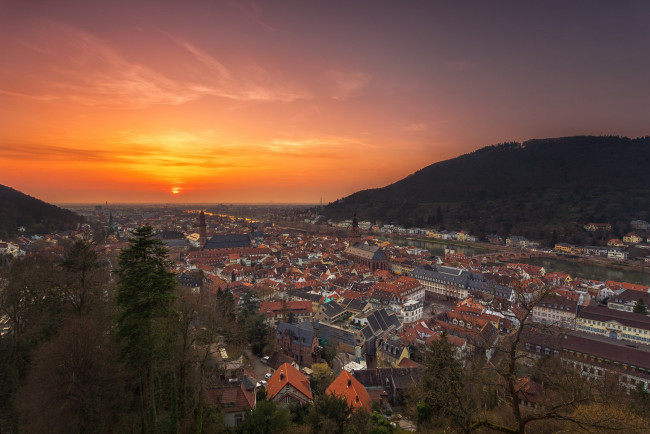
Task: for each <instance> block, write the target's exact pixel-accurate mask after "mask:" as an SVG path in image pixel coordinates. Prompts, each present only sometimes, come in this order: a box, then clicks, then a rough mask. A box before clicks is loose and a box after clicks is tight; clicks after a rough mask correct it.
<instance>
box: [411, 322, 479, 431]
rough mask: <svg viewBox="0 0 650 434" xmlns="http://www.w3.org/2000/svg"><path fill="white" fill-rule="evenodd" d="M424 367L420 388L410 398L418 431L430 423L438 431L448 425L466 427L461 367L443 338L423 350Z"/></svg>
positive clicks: (447, 342)
mask: <svg viewBox="0 0 650 434" xmlns="http://www.w3.org/2000/svg"><path fill="white" fill-rule="evenodd" d="M424 366H425V372H424V377H423V379H422V387H421V388H417V389H416V390H414V391H413V392H414V397H411V399H413V398H415V400H416V401H417V404H416V412H415V418H416V422H417V424H418V427H420V428H421V427H423V426H426V425H428V424H430V423H431V422H435V423H436V425H438V426H442V427H444V426H447V425H448V424H452V425H455V426H459V427H464V426H467V425H468V424H469V418H470V416H471V414H470V412H469V410H468V408H467V407H468V401H469V396H468V394H467V393H466V390H465V377H464V372H463V366H462V365H461V363H460V362H459V361H458V360H457V359H456V357H455V350H454V348H453V347H452V345H451V344H450V343H449V341H448V340H447V337H446V336H445V335H444V334H443V335H442V336H441V337H440V339H438V340H435V341H433V342H432V343H431V344H430V345H429V347H428V348H427V351H426V353H425V361H424Z"/></svg>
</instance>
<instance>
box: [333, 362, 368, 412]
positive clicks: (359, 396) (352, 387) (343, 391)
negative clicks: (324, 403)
mask: <svg viewBox="0 0 650 434" xmlns="http://www.w3.org/2000/svg"><path fill="white" fill-rule="evenodd" d="M325 393H328V394H330V395H336V396H341V397H343V398H345V400H346V401H347V402H348V405H349V406H350V407H353V408H357V407H363V408H365V409H366V410H367V411H368V412H370V411H371V407H372V401H371V399H370V395H368V391H367V390H366V388H365V387H363V385H362V384H361V383H359V380H357V379H356V378H354V377H353V376H352V375H350V373H349V372H348V371H345V370H344V371H343V372H341V374H340V375H339V376H338V377H336V379H335V380H334V381H333V382H332V384H330V386H329V387H328V388H327V390H326V391H325Z"/></svg>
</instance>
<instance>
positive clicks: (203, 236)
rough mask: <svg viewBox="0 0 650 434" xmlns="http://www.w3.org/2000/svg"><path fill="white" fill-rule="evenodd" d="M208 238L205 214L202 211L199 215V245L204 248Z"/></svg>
mask: <svg viewBox="0 0 650 434" xmlns="http://www.w3.org/2000/svg"><path fill="white" fill-rule="evenodd" d="M206 238H207V231H206V226H205V213H204V212H203V210H201V213H200V214H199V244H200V245H201V246H202V245H203V243H205V241H206Z"/></svg>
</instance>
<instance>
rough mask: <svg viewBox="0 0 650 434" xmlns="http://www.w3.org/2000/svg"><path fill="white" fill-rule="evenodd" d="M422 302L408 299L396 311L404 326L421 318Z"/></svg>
mask: <svg viewBox="0 0 650 434" xmlns="http://www.w3.org/2000/svg"><path fill="white" fill-rule="evenodd" d="M423 311H424V304H423V303H422V302H421V301H416V300H408V301H407V302H406V303H404V304H403V305H402V309H401V310H400V311H399V312H398V313H397V316H398V318H399V319H400V321H402V324H404V325H405V326H407V325H411V324H413V323H415V322H417V321H419V320H420V319H422V313H423Z"/></svg>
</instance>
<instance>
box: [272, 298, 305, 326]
mask: <svg viewBox="0 0 650 434" xmlns="http://www.w3.org/2000/svg"><path fill="white" fill-rule="evenodd" d="M260 314H262V315H264V316H265V317H266V322H267V324H269V325H270V326H277V324H278V323H279V322H280V321H284V322H289V318H292V319H293V322H303V321H309V320H311V315H312V304H311V302H310V301H264V302H262V303H260Z"/></svg>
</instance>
